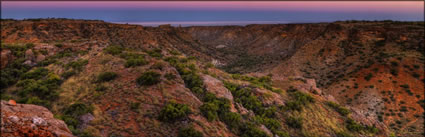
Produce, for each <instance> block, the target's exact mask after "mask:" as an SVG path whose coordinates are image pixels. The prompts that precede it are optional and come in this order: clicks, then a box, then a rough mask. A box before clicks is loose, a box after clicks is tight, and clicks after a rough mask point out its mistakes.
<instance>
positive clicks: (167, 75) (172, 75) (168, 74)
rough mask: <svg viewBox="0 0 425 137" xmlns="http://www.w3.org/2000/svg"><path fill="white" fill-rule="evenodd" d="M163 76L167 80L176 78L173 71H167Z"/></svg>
mask: <svg viewBox="0 0 425 137" xmlns="http://www.w3.org/2000/svg"><path fill="white" fill-rule="evenodd" d="M164 77H165V78H166V79H168V80H174V79H176V78H177V77H176V75H174V74H173V73H167V74H165V75H164Z"/></svg>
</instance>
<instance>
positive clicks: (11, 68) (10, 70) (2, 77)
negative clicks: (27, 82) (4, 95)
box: [0, 58, 30, 89]
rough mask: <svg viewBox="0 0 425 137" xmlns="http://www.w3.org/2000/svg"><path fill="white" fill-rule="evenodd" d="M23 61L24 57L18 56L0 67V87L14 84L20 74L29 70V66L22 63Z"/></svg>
mask: <svg viewBox="0 0 425 137" xmlns="http://www.w3.org/2000/svg"><path fill="white" fill-rule="evenodd" d="M24 61H25V59H23V58H19V59H16V60H14V61H13V62H11V63H10V64H8V65H7V66H6V67H5V68H2V69H0V89H4V88H7V87H9V86H11V85H13V84H15V83H16V82H17V81H18V80H19V78H20V77H21V75H22V74H24V73H26V72H27V71H29V70H30V67H29V66H27V65H23V64H22V63H23V62H24Z"/></svg>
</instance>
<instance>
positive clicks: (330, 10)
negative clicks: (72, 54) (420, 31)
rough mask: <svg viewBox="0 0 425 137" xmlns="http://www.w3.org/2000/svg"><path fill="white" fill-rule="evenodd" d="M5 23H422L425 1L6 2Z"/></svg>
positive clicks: (4, 7)
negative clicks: (55, 20)
mask: <svg viewBox="0 0 425 137" xmlns="http://www.w3.org/2000/svg"><path fill="white" fill-rule="evenodd" d="M1 8H2V10H1V11H2V12H1V16H2V18H14V19H24V18H47V17H56V18H76V19H100V20H105V21H109V22H167V21H168V22H170V21H171V22H179V21H180V22H214V21H221V22H235V21H263V22H264V21H265V22H327V21H336V20H352V19H355V20H386V19H390V20H401V21H423V20H424V1H408V2H402V1H375V2H373V1H350V2H347V1H345V2H341V1H316V2H314V1H304V2H297V1H274V2H273V1H269V2H260V1H257V2H248V1H231V2H225V1H206V2H199V1H175V2H170V1H159V2H148V1H127V2H118V1H109V2H108V1H98V2H96V1H95V2H78V1H68V2H65V1H63V2H47V1H45V2H40V1H32V2H12V1H6V2H4V1H2V6H1Z"/></svg>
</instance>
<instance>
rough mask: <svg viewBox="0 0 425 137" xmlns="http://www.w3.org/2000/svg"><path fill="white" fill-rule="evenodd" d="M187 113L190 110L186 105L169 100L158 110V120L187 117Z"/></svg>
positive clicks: (169, 120) (166, 120) (168, 120)
mask: <svg viewBox="0 0 425 137" xmlns="http://www.w3.org/2000/svg"><path fill="white" fill-rule="evenodd" d="M189 113H191V110H190V108H189V107H188V106H187V105H185V104H178V103H175V102H173V101H171V102H169V103H168V104H167V105H165V107H164V108H162V109H161V111H160V112H159V120H161V121H164V122H174V121H176V120H180V119H183V118H185V117H187V115H188V114H189Z"/></svg>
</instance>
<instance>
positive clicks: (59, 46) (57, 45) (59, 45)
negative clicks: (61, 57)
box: [55, 43, 63, 48]
mask: <svg viewBox="0 0 425 137" xmlns="http://www.w3.org/2000/svg"><path fill="white" fill-rule="evenodd" d="M55 46H56V47H58V48H62V47H63V45H62V44H60V43H57V44H55Z"/></svg>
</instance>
